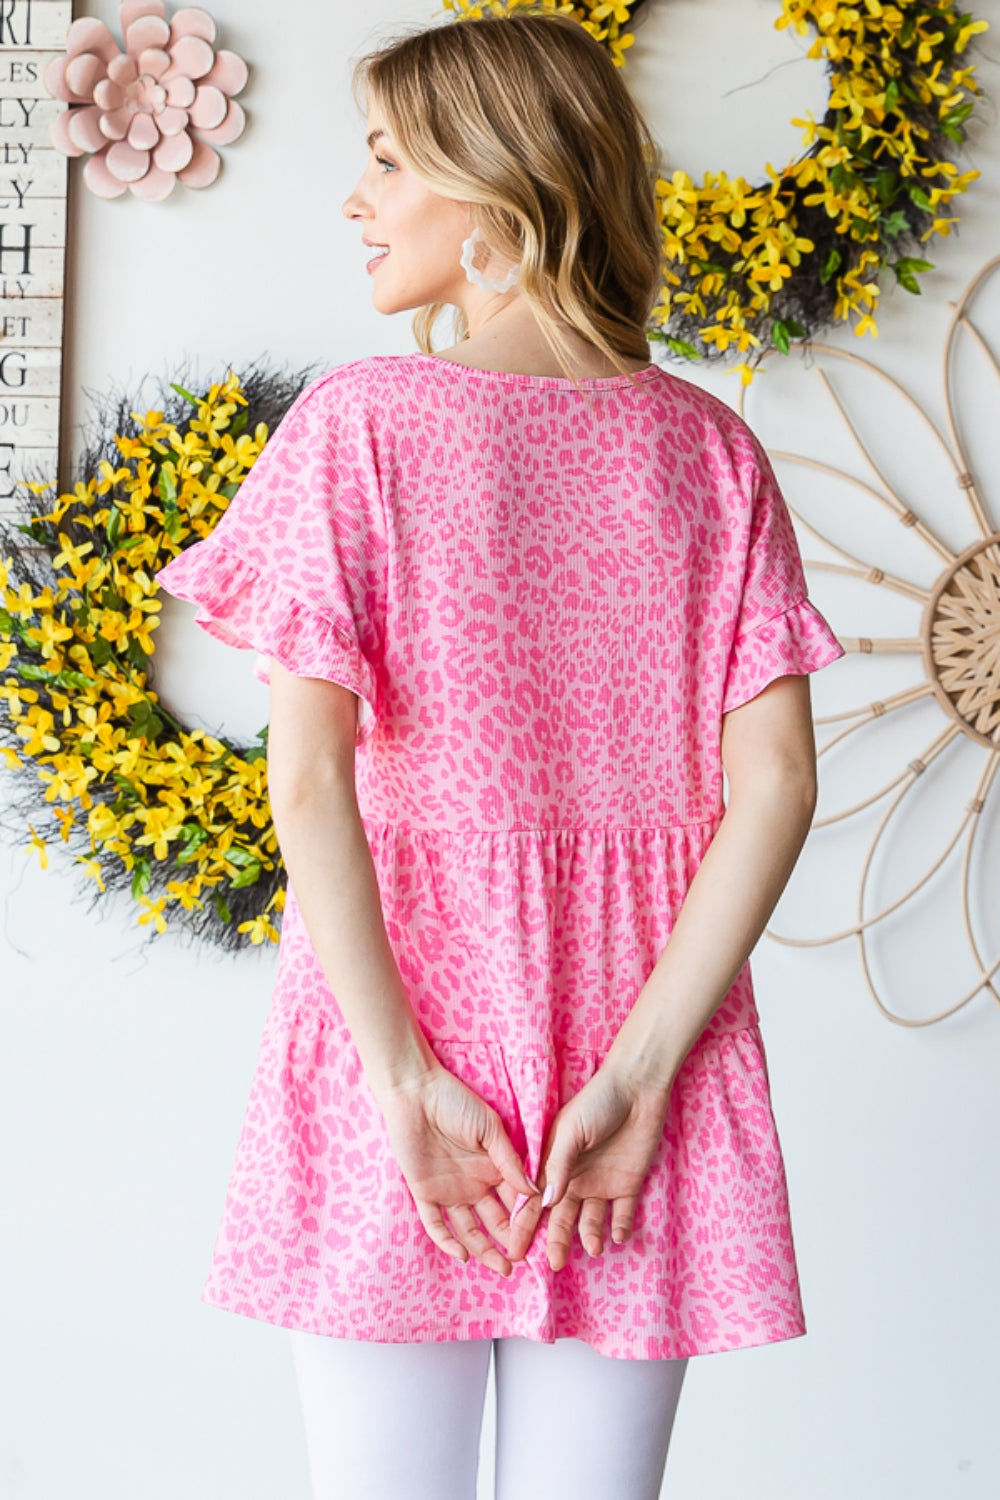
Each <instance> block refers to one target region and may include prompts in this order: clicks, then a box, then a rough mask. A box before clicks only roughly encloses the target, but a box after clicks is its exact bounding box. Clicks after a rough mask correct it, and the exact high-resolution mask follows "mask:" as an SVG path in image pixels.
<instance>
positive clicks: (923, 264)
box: [895, 255, 934, 271]
mask: <svg viewBox="0 0 1000 1500" xmlns="http://www.w3.org/2000/svg"><path fill="white" fill-rule="evenodd" d="M895 265H896V266H898V267H899V269H900V270H901V271H933V269H934V262H933V261H932V260H921V259H920V258H919V256H915V255H901V256H900V258H899V260H897V261H896V262H895Z"/></svg>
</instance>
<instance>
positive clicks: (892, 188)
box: [875, 168, 896, 203]
mask: <svg viewBox="0 0 1000 1500" xmlns="http://www.w3.org/2000/svg"><path fill="white" fill-rule="evenodd" d="M875 192H876V194H877V196H878V200H879V202H880V203H891V202H892V200H893V197H894V196H895V192H896V174H895V172H889V171H886V170H885V169H884V168H883V169H882V170H881V171H879V172H878V173H877V175H876V177H875Z"/></svg>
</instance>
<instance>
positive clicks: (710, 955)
mask: <svg viewBox="0 0 1000 1500" xmlns="http://www.w3.org/2000/svg"><path fill="white" fill-rule="evenodd" d="M721 749H722V761H723V765H724V766H725V769H726V774H727V777H728V779H729V801H728V804H727V807H726V811H725V814H724V815H723V819H722V822H721V824H720V826H719V829H718V832H717V833H716V835H715V838H714V839H713V840H712V842H711V844H710V845H709V847H708V849H707V850H706V852H705V855H704V858H703V859H702V862H701V864H700V866H699V868H698V871H697V873H696V874H695V877H694V879H693V880H692V882H691V885H690V887H689V889H688V892H687V895H686V897H685V899H684V902H683V904H682V906H681V910H680V912H679V914H678V917H677V921H676V923H675V924H674V928H673V931H672V932H671V934H670V938H669V940H668V942H667V946H666V948H665V949H664V951H663V953H662V954H661V955H660V957H659V960H658V961H657V963H656V966H655V968H654V969H653V971H652V973H651V974H650V976H649V978H648V979H647V980H646V983H645V984H644V986H643V988H642V990H641V991H640V992H639V995H638V997H637V999H636V1002H635V1005H634V1006H633V1008H632V1010H631V1011H630V1012H629V1015H628V1016H627V1017H626V1019H625V1022H624V1024H623V1025H622V1027H621V1028H620V1030H619V1032H618V1034H617V1036H616V1037H615V1039H614V1042H613V1043H612V1045H611V1047H610V1049H609V1051H608V1053H607V1054H606V1057H605V1059H604V1062H603V1064H602V1068H603V1069H604V1071H606V1072H608V1071H612V1072H615V1073H620V1074H621V1075H622V1076H623V1077H624V1078H625V1079H627V1080H628V1081H630V1082H632V1083H635V1084H639V1085H652V1086H653V1087H654V1088H662V1089H669V1087H670V1085H671V1084H672V1083H673V1080H674V1077H675V1076H676V1074H677V1071H678V1069H679V1068H680V1066H681V1063H682V1062H683V1061H684V1058H685V1056H686V1055H687V1053H688V1051H689V1050H690V1048H691V1047H692V1046H693V1044H694V1042H695V1041H696V1040H697V1039H698V1036H699V1035H700V1033H701V1032H702V1031H703V1029H704V1028H705V1026H706V1025H707V1024H708V1022H709V1021H710V1020H711V1018H712V1016H713V1015H714V1014H715V1012H716V1010H717V1009H718V1007H719V1006H720V1005H721V1003H722V1001H723V999H724V998H725V995H726V992H727V991H728V990H729V988H730V986H731V985H732V984H733V982H734V980H735V979H736V976H737V974H738V973H739V971H740V969H741V968H742V967H743V964H744V963H745V962H746V959H747V958H748V957H749V955H750V953H751V951H752V950H753V948H754V946H755V945H756V943H757V940H758V939H759V937H760V935H761V933H762V932H763V931H764V928H765V927H766V925H767V922H768V919H769V917H770V915H771V913H772V911H773V910H774V908H775V906H776V905H777V902H778V897H779V896H780V895H781V892H782V891H783V889H784V887H785V885H786V883H787V881H788V877H789V876H790V874H791V872H792V869H793V867H794V865H795V861H796V860H797V858H798V856H799V852H800V850H801V848H802V845H803V843H804V842H805V838H806V834H807V833H808V831H809V827H810V824H811V822H812V817H813V812H814V810H815V805H816V746H815V740H814V737H813V725H812V714H811V711H810V696H809V678H808V677H807V676H805V675H796V676H786V677H779V678H777V679H776V680H775V681H774V682H772V683H769V684H768V686H767V687H766V688H764V689H763V691H762V692H760V693H759V694H758V695H757V696H756V697H755V698H751V699H750V700H749V702H747V703H744V704H741V706H740V707H739V708H735V709H733V710H732V711H731V712H730V713H728V714H726V715H724V717H723V720H722V742H721Z"/></svg>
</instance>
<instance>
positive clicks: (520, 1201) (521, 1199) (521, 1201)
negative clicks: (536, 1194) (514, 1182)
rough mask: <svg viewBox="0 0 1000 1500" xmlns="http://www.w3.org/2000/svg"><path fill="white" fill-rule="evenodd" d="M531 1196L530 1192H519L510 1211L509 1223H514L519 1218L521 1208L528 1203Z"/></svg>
mask: <svg viewBox="0 0 1000 1500" xmlns="http://www.w3.org/2000/svg"><path fill="white" fill-rule="evenodd" d="M530 1196H531V1194H530V1193H518V1195H517V1197H516V1198H515V1199H514V1207H513V1208H512V1209H511V1211H510V1218H509V1219H508V1220H507V1223H508V1224H513V1222H514V1220H515V1219H516V1218H517V1216H518V1214H519V1213H520V1212H521V1209H522V1208H523V1207H524V1205H525V1204H526V1203H527V1201H528V1199H529V1198H530Z"/></svg>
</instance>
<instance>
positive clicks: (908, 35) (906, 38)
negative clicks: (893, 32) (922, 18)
mask: <svg viewBox="0 0 1000 1500" xmlns="http://www.w3.org/2000/svg"><path fill="white" fill-rule="evenodd" d="M916 29H917V18H916V16H913V15H909V16H907V18H906V20H905V21H904V22H903V24H902V26H901V27H900V28H899V45H900V46H901V47H908V46H909V45H910V43H911V42H912V41H913V33H914V32H915V31H916Z"/></svg>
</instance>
